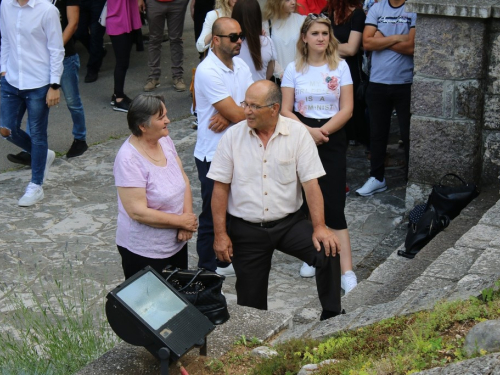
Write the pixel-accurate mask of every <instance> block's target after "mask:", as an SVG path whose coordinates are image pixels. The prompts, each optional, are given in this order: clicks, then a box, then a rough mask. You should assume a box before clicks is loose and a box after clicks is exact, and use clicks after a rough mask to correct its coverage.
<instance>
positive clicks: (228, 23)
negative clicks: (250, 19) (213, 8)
mask: <svg viewBox="0 0 500 375" xmlns="http://www.w3.org/2000/svg"><path fill="white" fill-rule="evenodd" d="M234 26H237V27H239V26H240V24H239V23H238V21H236V20H233V19H232V18H229V17H220V18H217V19H216V20H215V22H214V24H213V25H212V37H213V36H215V35H226V34H227V33H228V30H229V29H232V28H233V27H234Z"/></svg>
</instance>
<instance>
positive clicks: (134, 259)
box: [116, 244, 188, 279]
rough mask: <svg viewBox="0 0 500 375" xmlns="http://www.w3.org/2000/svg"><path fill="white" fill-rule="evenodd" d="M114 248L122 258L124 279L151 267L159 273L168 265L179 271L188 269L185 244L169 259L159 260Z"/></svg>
mask: <svg viewBox="0 0 500 375" xmlns="http://www.w3.org/2000/svg"><path fill="white" fill-rule="evenodd" d="M116 246H117V247H118V252H119V253H120V255H121V256H122V268H123V274H124V275H125V279H128V278H129V277H131V276H133V275H135V274H136V273H137V272H139V271H140V270H142V269H143V268H144V267H146V266H151V267H152V268H153V269H154V270H155V271H157V272H159V273H161V271H162V270H163V269H164V268H165V267H166V266H168V265H171V266H173V267H177V268H181V269H187V268H188V245H187V244H185V245H184V247H183V248H182V249H181V250H180V251H179V252H178V253H176V254H174V255H172V256H171V257H170V258H160V259H154V258H146V257H143V256H141V255H138V254H136V253H133V252H131V251H130V250H128V249H126V248H124V247H123V246H119V245H116Z"/></svg>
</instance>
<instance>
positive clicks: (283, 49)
mask: <svg viewBox="0 0 500 375" xmlns="http://www.w3.org/2000/svg"><path fill="white" fill-rule="evenodd" d="M296 7H297V2H296V0H267V2H266V5H265V6H264V22H262V28H263V29H264V32H265V34H266V35H267V36H269V37H271V39H272V41H273V43H274V46H275V47H276V54H277V62H278V65H277V67H276V68H275V75H276V76H277V77H278V78H280V76H281V75H282V74H283V69H284V68H286V66H287V65H288V64H289V63H291V62H292V61H293V60H295V48H296V45H297V40H298V39H299V35H300V27H301V26H302V23H303V22H304V19H305V18H306V17H305V16H303V15H301V14H298V13H296Z"/></svg>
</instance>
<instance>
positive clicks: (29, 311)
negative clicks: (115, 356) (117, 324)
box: [0, 275, 118, 375]
mask: <svg viewBox="0 0 500 375" xmlns="http://www.w3.org/2000/svg"><path fill="white" fill-rule="evenodd" d="M75 279H76V280H79V281H75ZM39 280H40V281H39V282H38V283H36V284H35V285H30V284H29V283H28V282H26V283H25V285H23V287H22V288H19V287H16V290H21V289H22V290H23V291H22V292H15V293H14V292H12V291H9V290H6V288H5V287H2V291H4V292H5V294H6V295H7V297H6V299H7V303H6V305H5V306H3V307H2V311H7V312H2V314H3V321H2V328H3V329H7V330H4V331H2V332H0V374H2V375H7V374H26V375H28V374H30V375H31V374H43V375H58V374H61V375H68V374H73V373H75V372H76V371H78V370H79V369H81V368H82V367H84V366H85V365H86V364H87V363H89V362H91V361H93V360H95V359H97V358H98V357H100V356H101V355H102V354H104V353H105V352H106V351H108V350H109V349H111V348H112V347H113V346H115V345H116V344H117V342H118V338H117V337H116V336H115V335H114V333H113V332H112V331H111V329H110V328H109V325H108V323H107V321H106V317H105V314H104V298H103V291H102V290H97V288H96V287H95V286H92V285H87V284H85V282H84V279H83V278H74V275H70V276H69V277H67V278H64V277H63V278H62V279H61V280H51V281H42V279H39ZM33 287H38V288H41V290H42V292H41V293H35V292H34V291H33V289H32V288H33ZM40 296H41V297H40Z"/></svg>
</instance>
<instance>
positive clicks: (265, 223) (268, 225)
mask: <svg viewBox="0 0 500 375" xmlns="http://www.w3.org/2000/svg"><path fill="white" fill-rule="evenodd" d="M292 215H293V214H292ZM233 217H234V218H235V219H238V220H241V221H243V222H244V223H245V224H248V225H251V226H253V227H261V228H266V229H267V228H274V227H275V226H276V225H278V224H279V223H281V222H282V221H285V220H286V219H288V218H289V217H290V215H287V216H285V217H284V218H282V219H278V220H273V221H263V222H261V223H252V222H250V221H246V220H243V219H242V218H239V217H236V216H233Z"/></svg>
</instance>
